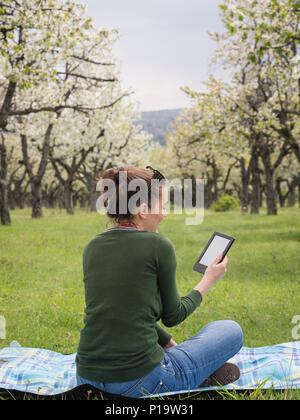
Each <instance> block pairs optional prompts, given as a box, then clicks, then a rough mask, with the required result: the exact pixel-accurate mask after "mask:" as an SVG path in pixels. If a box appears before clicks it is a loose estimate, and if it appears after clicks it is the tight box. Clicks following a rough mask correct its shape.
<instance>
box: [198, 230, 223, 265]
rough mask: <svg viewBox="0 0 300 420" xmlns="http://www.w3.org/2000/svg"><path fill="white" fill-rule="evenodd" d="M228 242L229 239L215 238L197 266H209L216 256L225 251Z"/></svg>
mask: <svg viewBox="0 0 300 420" xmlns="http://www.w3.org/2000/svg"><path fill="white" fill-rule="evenodd" d="M229 242H230V240H229V239H226V238H222V236H215V237H214V239H213V240H212V242H211V244H210V245H209V247H208V248H207V250H206V252H205V254H204V255H203V257H202V258H201V260H200V261H199V264H203V265H206V266H209V265H210V264H211V263H212V262H213V261H214V260H215V259H216V258H217V256H218V255H220V254H221V252H224V251H225V248H226V246H227V245H228V244H229Z"/></svg>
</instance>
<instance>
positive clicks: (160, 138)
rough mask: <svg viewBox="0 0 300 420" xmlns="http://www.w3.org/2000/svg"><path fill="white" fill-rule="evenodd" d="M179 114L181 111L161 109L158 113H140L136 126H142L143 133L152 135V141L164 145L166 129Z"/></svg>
mask: <svg viewBox="0 0 300 420" xmlns="http://www.w3.org/2000/svg"><path fill="white" fill-rule="evenodd" d="M180 112H181V109H163V110H160V111H146V112H142V119H141V121H139V122H138V124H142V125H143V128H144V130H145V131H147V132H148V133H150V134H152V135H153V140H154V141H155V142H159V143H160V144H161V145H163V146H164V145H165V144H166V143H165V140H164V137H165V135H166V133H167V130H168V127H169V126H170V124H171V123H172V122H173V121H174V119H175V118H176V117H177V115H178V114H179V113H180Z"/></svg>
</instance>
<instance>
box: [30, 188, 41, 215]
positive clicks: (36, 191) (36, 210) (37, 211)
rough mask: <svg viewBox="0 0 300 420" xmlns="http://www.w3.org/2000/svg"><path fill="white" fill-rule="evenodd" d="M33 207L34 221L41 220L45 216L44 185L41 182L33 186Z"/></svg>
mask: <svg viewBox="0 0 300 420" xmlns="http://www.w3.org/2000/svg"><path fill="white" fill-rule="evenodd" d="M31 194H32V196H31V206H32V213H31V216H32V218H33V219H39V218H40V217H42V216H43V212H42V184H41V182H39V181H38V182H33V183H32V184H31Z"/></svg>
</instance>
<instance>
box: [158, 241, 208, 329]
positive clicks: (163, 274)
mask: <svg viewBox="0 0 300 420" xmlns="http://www.w3.org/2000/svg"><path fill="white" fill-rule="evenodd" d="M157 264H158V282H159V288H160V294H161V298H162V304H163V312H162V322H163V324H164V325H165V326H166V327H173V326H175V325H178V324H180V323H181V322H182V321H184V320H185V319H186V318H187V317H188V316H189V315H190V314H191V313H192V312H194V310H195V309H196V308H197V307H198V306H199V305H200V304H201V302H202V295H201V292H200V291H199V290H195V289H193V290H191V291H190V292H189V293H188V294H187V295H186V296H183V297H180V295H179V293H178V289H177V281H176V268H177V261H176V255H175V249H174V246H173V244H172V242H171V241H170V240H169V239H167V238H165V237H163V236H162V235H160V236H159V238H158V246H157Z"/></svg>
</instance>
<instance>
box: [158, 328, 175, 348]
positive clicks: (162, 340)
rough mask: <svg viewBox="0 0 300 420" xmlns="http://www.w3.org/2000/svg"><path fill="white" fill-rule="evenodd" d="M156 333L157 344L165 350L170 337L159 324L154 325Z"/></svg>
mask: <svg viewBox="0 0 300 420" xmlns="http://www.w3.org/2000/svg"><path fill="white" fill-rule="evenodd" d="M155 328H156V332H157V335H158V344H159V345H160V346H161V347H162V348H165V347H166V345H167V344H169V342H170V340H171V338H172V336H171V334H169V333H168V332H167V331H166V330H164V329H163V328H162V327H161V326H160V325H159V324H157V323H156V325H155Z"/></svg>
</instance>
